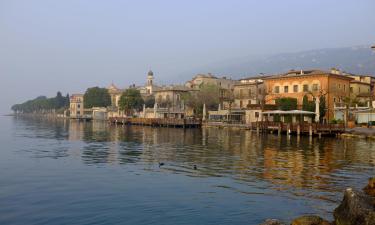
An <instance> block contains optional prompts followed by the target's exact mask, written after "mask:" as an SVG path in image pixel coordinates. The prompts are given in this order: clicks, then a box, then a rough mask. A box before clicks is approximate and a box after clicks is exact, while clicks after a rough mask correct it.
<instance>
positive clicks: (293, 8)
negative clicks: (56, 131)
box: [0, 0, 375, 113]
mask: <svg viewBox="0 0 375 225" xmlns="http://www.w3.org/2000/svg"><path fill="white" fill-rule="evenodd" d="M374 42H375V1H374V0H283V1H280V0H273V1H271V0H262V1H261V0H253V1H250V0H226V1H220V0H186V1H182V0H160V1H158V0H148V1H146V0H143V1H142V0H133V1H120V0H117V1H116V0H97V1H95V0H85V1H84V0H60V1H57V0H56V1H53V0H24V1H19V0H0V103H1V104H0V113H5V112H7V111H9V107H10V106H11V105H12V104H13V103H18V102H22V101H24V100H27V99H31V98H34V97H36V96H39V95H47V96H54V95H55V94H56V91H58V90H60V91H62V92H63V93H64V94H65V93H66V92H69V93H77V92H78V93H79V92H84V90H85V89H86V88H87V87H90V86H96V85H98V86H108V85H109V84H110V83H111V81H114V82H115V84H117V85H118V86H120V87H125V86H129V85H130V84H132V83H137V84H143V83H144V80H145V77H146V73H147V71H148V70H149V69H152V70H153V71H154V74H155V76H156V81H157V82H158V83H161V84H168V83H170V82H172V81H178V82H181V83H182V82H184V81H185V80H186V77H185V78H183V79H182V78H181V79H179V76H181V75H182V74H186V73H187V72H188V71H194V70H195V69H196V68H201V67H203V66H204V65H209V64H212V63H215V62H218V61H222V60H226V59H233V58H237V57H243V56H248V55H257V54H272V53H281V52H294V51H300V50H307V49H315V48H326V47H343V46H353V45H366V44H370V43H374ZM200 72H209V71H200ZM193 75H194V74H191V76H193Z"/></svg>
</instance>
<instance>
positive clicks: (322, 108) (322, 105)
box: [319, 95, 327, 118]
mask: <svg viewBox="0 0 375 225" xmlns="http://www.w3.org/2000/svg"><path fill="white" fill-rule="evenodd" d="M326 111H327V108H326V97H325V96H324V95H321V96H320V97H319V113H320V118H324V117H325V115H326Z"/></svg>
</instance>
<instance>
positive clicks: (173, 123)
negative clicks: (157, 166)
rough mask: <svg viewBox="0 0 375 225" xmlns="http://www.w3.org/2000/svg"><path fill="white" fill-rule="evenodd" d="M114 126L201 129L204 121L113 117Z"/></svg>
mask: <svg viewBox="0 0 375 225" xmlns="http://www.w3.org/2000/svg"><path fill="white" fill-rule="evenodd" d="M109 122H110V123H112V124H123V125H141V126H152V127H176V128H196V127H201V125H202V121H201V120H199V119H173V118H124V117H111V118H109Z"/></svg>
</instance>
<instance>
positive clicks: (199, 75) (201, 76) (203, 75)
mask: <svg viewBox="0 0 375 225" xmlns="http://www.w3.org/2000/svg"><path fill="white" fill-rule="evenodd" d="M196 78H213V79H218V78H217V77H216V76H214V75H212V74H211V73H208V74H201V73H199V74H197V75H195V77H193V80H194V79H196Z"/></svg>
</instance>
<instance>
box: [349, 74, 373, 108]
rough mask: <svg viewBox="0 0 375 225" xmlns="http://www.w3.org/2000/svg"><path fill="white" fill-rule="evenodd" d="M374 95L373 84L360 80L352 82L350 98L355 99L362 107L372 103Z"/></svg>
mask: <svg viewBox="0 0 375 225" xmlns="http://www.w3.org/2000/svg"><path fill="white" fill-rule="evenodd" d="M372 97H373V94H372V93H371V84H370V83H367V82H363V81H358V80H351V81H350V98H351V99H355V100H356V102H358V104H360V105H367V103H368V102H371V100H372Z"/></svg>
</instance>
